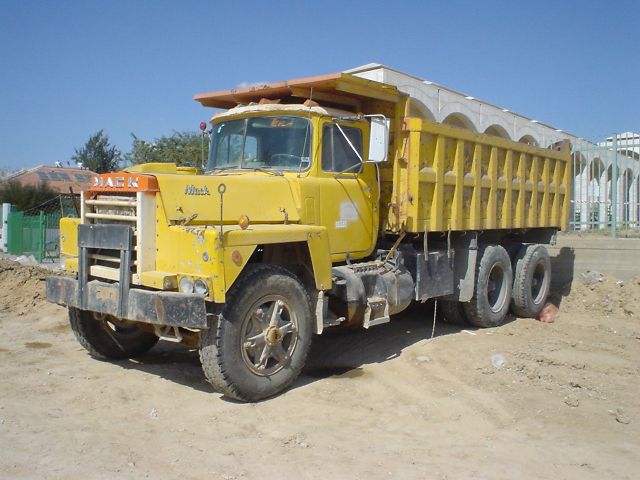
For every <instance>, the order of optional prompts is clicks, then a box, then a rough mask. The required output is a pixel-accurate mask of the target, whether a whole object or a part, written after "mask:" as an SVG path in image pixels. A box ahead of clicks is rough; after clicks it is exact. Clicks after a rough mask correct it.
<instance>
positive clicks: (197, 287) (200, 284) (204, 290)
mask: <svg viewBox="0 0 640 480" xmlns="http://www.w3.org/2000/svg"><path fill="white" fill-rule="evenodd" d="M193 291H194V292H196V293H197V294H198V295H202V296H203V297H206V296H207V295H209V287H208V286H207V284H206V282H205V281H204V280H200V279H198V280H196V281H195V282H194V283H193Z"/></svg>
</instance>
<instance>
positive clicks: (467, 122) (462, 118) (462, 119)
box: [442, 112, 478, 132]
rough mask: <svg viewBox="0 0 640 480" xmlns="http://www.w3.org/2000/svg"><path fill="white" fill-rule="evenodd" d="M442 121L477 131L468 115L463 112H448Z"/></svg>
mask: <svg viewBox="0 0 640 480" xmlns="http://www.w3.org/2000/svg"><path fill="white" fill-rule="evenodd" d="M442 123H444V124H445V125H450V126H452V127H458V128H466V129H467V130H473V131H474V132H477V131H478V129H477V128H476V126H475V125H474V124H473V122H472V121H471V119H469V117H467V116H466V115H465V114H464V113H460V112H454V113H450V114H449V115H447V116H446V117H445V118H444V119H443V120H442Z"/></svg>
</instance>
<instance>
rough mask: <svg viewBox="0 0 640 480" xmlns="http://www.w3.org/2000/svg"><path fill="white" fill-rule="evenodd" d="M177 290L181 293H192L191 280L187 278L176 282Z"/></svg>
mask: <svg viewBox="0 0 640 480" xmlns="http://www.w3.org/2000/svg"><path fill="white" fill-rule="evenodd" d="M178 289H179V290H180V291H181V292H182V293H193V280H191V279H190V278H189V277H182V278H181V279H180V282H178Z"/></svg>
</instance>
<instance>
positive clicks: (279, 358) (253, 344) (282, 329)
mask: <svg viewBox="0 0 640 480" xmlns="http://www.w3.org/2000/svg"><path fill="white" fill-rule="evenodd" d="M297 344H298V318H297V316H296V314H295V311H294V310H293V308H291V306H290V305H289V303H288V302H287V300H286V299H285V298H284V297H282V296H280V295H267V296H265V297H262V298H261V299H259V300H258V301H256V302H254V303H253V304H252V305H251V307H250V308H249V310H248V311H247V314H246V315H245V318H244V320H243V322H242V326H241V335H240V349H241V351H242V359H243V361H244V363H245V365H246V366H247V367H248V368H249V370H251V372H253V373H254V374H256V375H259V376H263V377H266V376H269V375H273V374H275V373H277V372H279V371H280V370H282V369H283V368H285V367H286V366H287V365H289V363H290V362H291V356H292V355H293V352H294V351H295V348H296V346H297Z"/></svg>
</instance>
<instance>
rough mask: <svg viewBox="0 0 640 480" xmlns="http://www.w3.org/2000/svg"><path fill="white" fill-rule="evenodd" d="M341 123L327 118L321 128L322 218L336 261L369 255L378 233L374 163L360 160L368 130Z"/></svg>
mask: <svg viewBox="0 0 640 480" xmlns="http://www.w3.org/2000/svg"><path fill="white" fill-rule="evenodd" d="M339 125H340V128H338V127H337V126H336V123H334V122H333V121H325V122H322V123H321V127H320V128H321V132H322V140H321V151H320V159H321V161H320V171H319V180H320V182H319V183H320V220H321V223H322V224H323V225H324V226H326V227H327V229H328V230H329V246H330V250H331V254H332V259H333V260H334V261H341V260H344V259H345V258H347V257H348V258H351V259H358V258H363V257H365V256H367V255H369V254H370V253H371V251H372V250H373V248H374V246H375V242H376V240H377V235H378V211H377V210H378V209H377V201H378V191H377V190H378V187H377V181H376V174H375V166H374V165H371V164H366V163H365V164H363V163H362V162H361V160H360V158H365V152H364V149H363V145H365V140H367V139H366V138H365V133H366V130H365V128H364V127H363V126H362V125H361V124H355V123H354V122H344V123H339ZM341 130H342V131H341ZM345 137H346V138H345ZM354 149H355V150H356V151H358V153H359V155H360V158H358V155H356V153H355V151H354Z"/></svg>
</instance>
